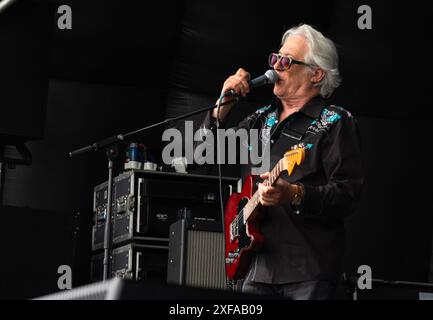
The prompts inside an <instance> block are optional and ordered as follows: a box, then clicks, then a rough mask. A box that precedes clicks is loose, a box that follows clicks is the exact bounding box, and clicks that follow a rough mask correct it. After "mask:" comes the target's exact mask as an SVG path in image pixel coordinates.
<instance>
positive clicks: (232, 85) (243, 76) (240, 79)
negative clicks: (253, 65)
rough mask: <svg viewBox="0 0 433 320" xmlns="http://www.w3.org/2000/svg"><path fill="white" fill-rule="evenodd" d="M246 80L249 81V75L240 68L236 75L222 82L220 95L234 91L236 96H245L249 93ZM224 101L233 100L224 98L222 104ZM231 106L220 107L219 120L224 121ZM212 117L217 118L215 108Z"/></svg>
mask: <svg viewBox="0 0 433 320" xmlns="http://www.w3.org/2000/svg"><path fill="white" fill-rule="evenodd" d="M248 80H250V74H249V73H248V72H246V71H245V70H244V69H242V68H240V69H239V70H238V71H237V72H236V74H234V75H232V76H230V77H228V78H227V80H226V81H225V82H224V85H223V88H222V90H221V94H223V93H224V92H226V91H229V90H234V91H236V93H237V94H240V95H242V96H244V97H245V96H246V95H247V94H248V92H250V86H249V84H248ZM226 99H233V98H232V97H228V98H224V99H223V101H222V102H225V101H226ZM230 108H231V106H230V105H225V106H222V107H221V110H220V119H224V118H225V116H226V115H227V113H228V112H229V111H230ZM212 116H213V117H214V118H216V117H217V108H215V109H214V110H213V113H212Z"/></svg>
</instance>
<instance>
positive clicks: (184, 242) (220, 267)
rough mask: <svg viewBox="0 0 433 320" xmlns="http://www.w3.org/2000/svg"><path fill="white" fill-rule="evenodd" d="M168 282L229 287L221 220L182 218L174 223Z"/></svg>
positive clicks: (216, 287)
mask: <svg viewBox="0 0 433 320" xmlns="http://www.w3.org/2000/svg"><path fill="white" fill-rule="evenodd" d="M167 282H168V283H171V284H177V285H184V286H189V287H201V288H210V289H227V288H228V286H227V281H226V276H225V266H224V235H223V233H222V232H221V223H220V222H214V221H200V220H195V219H190V220H187V219H181V220H179V221H177V222H175V223H173V224H172V225H171V226H170V243H169V249H168V266H167Z"/></svg>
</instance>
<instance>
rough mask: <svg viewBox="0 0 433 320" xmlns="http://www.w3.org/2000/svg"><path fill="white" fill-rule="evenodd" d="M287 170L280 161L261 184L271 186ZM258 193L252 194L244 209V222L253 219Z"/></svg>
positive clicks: (282, 160) (257, 202)
mask: <svg viewBox="0 0 433 320" xmlns="http://www.w3.org/2000/svg"><path fill="white" fill-rule="evenodd" d="M285 170H287V168H286V166H285V161H284V159H280V161H278V163H277V164H276V165H275V167H274V168H273V169H272V170H271V172H270V173H269V178H268V179H266V180H264V181H263V184H264V185H265V186H272V185H273V184H274V183H275V182H276V181H277V179H278V177H279V176H280V175H281V174H282V173H283V172H284V171H285ZM259 203H260V200H259V192H258V190H257V191H256V192H255V193H254V194H253V196H252V197H251V199H250V200H249V201H248V203H247V204H246V205H245V207H244V220H245V221H246V222H247V221H249V220H251V219H253V218H254V217H255V214H253V213H254V212H256V208H257V206H258V205H259Z"/></svg>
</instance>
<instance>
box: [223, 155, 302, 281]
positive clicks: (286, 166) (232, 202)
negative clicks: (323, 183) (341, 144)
mask: <svg viewBox="0 0 433 320" xmlns="http://www.w3.org/2000/svg"><path fill="white" fill-rule="evenodd" d="M304 158H305V150H304V148H298V149H295V150H292V151H289V152H287V153H286V154H285V155H284V157H283V158H282V159H280V161H278V163H277V164H276V166H275V167H274V168H273V169H272V171H271V172H270V174H269V178H268V179H266V180H265V181H264V182H263V183H264V184H265V185H268V186H270V185H273V184H274V182H275V181H277V179H278V177H279V176H280V174H281V173H282V172H283V171H285V170H287V174H288V175H289V176H290V175H291V174H292V172H293V170H294V168H295V165H300V164H301V163H302V162H303V161H304ZM253 190H254V187H253V177H252V176H248V177H247V179H246V181H245V183H244V186H243V187H242V192H241V193H233V194H232V195H231V196H230V198H229V200H228V202H227V205H226V210H225V221H224V223H225V243H226V248H225V267H226V275H227V278H229V279H230V280H239V279H242V278H243V277H244V276H245V275H246V273H247V271H248V267H249V265H250V261H251V258H252V253H253V251H255V250H257V249H259V248H260V247H261V245H262V244H263V242H264V240H265V239H264V237H263V235H262V234H261V233H260V230H259V220H260V214H259V211H260V203H259V194H258V192H257V191H256V192H255V193H254V194H253Z"/></svg>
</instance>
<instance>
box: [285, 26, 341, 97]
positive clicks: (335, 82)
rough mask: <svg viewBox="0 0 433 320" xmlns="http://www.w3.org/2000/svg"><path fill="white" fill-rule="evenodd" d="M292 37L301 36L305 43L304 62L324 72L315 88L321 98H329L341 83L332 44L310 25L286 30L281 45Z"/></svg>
mask: <svg viewBox="0 0 433 320" xmlns="http://www.w3.org/2000/svg"><path fill="white" fill-rule="evenodd" d="M294 35H298V36H302V37H304V38H305V40H306V41H307V44H308V48H309V50H308V53H307V54H306V56H305V57H304V59H305V62H306V63H308V64H312V65H313V66H317V67H319V68H321V69H323V70H324V71H325V76H324V77H323V79H322V80H321V81H320V82H319V83H317V84H315V86H317V87H320V95H321V96H322V97H325V98H326V97H329V96H330V95H331V94H332V93H333V92H334V90H335V89H336V88H337V87H338V86H339V85H340V83H341V77H340V72H339V71H338V53H337V48H336V47H335V44H334V42H333V41H332V40H331V39H328V38H326V37H325V36H324V35H323V34H322V33H321V32H319V31H317V30H316V29H314V28H313V27H311V26H310V25H308V24H302V25H299V26H297V27H293V28H291V29H289V30H287V31H286V32H285V33H284V35H283V38H282V41H281V44H282V45H283V44H284V42H286V40H287V38H288V37H290V36H294Z"/></svg>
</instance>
